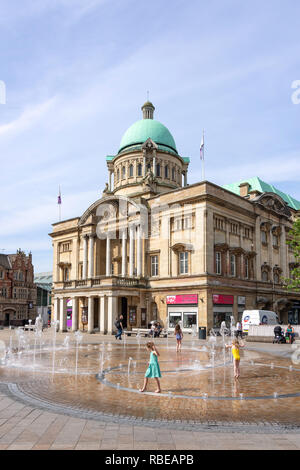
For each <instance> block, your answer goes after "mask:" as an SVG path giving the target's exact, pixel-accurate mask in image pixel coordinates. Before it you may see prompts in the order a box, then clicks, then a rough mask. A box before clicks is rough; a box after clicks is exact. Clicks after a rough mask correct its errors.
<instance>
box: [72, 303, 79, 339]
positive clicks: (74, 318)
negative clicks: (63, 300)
mask: <svg viewBox="0 0 300 470" xmlns="http://www.w3.org/2000/svg"><path fill="white" fill-rule="evenodd" d="M78 302H79V299H78V297H73V298H72V331H77V330H78Z"/></svg>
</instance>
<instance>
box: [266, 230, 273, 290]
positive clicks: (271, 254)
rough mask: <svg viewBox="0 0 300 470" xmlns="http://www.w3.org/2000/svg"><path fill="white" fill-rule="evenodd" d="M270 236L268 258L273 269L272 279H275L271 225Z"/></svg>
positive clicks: (271, 272)
mask: <svg viewBox="0 0 300 470" xmlns="http://www.w3.org/2000/svg"><path fill="white" fill-rule="evenodd" d="M267 233H268V238H269V243H268V258H269V265H270V268H271V271H270V276H271V279H270V280H271V281H273V274H274V272H273V234H272V230H271V227H270V228H269V229H268V232H267Z"/></svg>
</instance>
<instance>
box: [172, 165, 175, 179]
mask: <svg viewBox="0 0 300 470" xmlns="http://www.w3.org/2000/svg"><path fill="white" fill-rule="evenodd" d="M172 180H173V181H175V168H172Z"/></svg>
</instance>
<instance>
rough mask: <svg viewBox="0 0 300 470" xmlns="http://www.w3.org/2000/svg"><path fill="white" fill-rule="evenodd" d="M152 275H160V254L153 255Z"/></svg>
mask: <svg viewBox="0 0 300 470" xmlns="http://www.w3.org/2000/svg"><path fill="white" fill-rule="evenodd" d="M151 276H158V256H157V255H155V256H151Z"/></svg>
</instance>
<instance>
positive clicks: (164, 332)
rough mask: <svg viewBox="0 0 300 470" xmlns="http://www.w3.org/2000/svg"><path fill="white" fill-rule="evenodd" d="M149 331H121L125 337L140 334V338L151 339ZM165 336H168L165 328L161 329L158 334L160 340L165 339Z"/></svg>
mask: <svg viewBox="0 0 300 470" xmlns="http://www.w3.org/2000/svg"><path fill="white" fill-rule="evenodd" d="M149 331H150V328H132V330H123V334H124V335H127V336H132V335H138V334H140V335H141V336H145V337H149V338H151V336H150V334H149ZM167 334H168V332H167V330H166V329H165V328H164V329H162V330H161V332H160V338H166V337H167Z"/></svg>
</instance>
